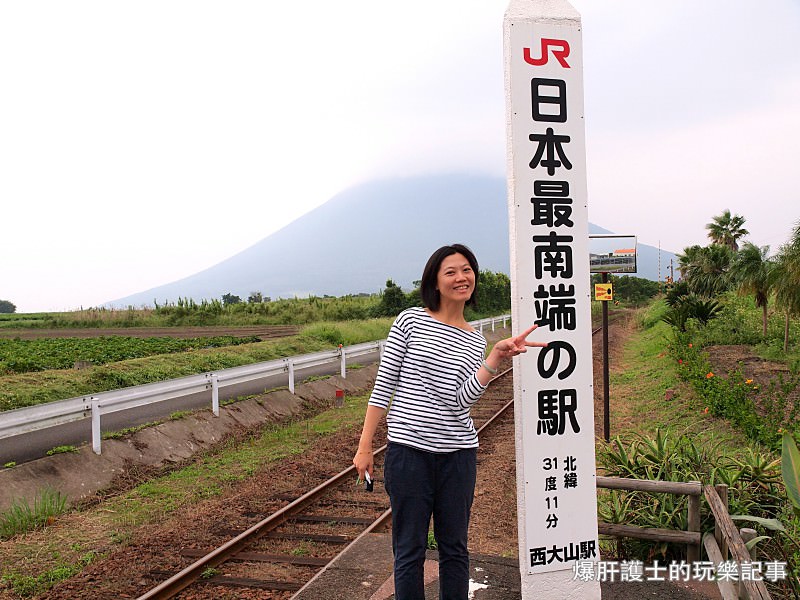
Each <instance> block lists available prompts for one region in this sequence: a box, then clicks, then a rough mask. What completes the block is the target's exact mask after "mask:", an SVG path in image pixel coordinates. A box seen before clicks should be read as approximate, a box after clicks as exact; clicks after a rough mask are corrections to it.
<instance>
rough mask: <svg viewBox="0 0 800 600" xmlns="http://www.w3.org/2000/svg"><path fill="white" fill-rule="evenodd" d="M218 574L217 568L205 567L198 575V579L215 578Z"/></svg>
mask: <svg viewBox="0 0 800 600" xmlns="http://www.w3.org/2000/svg"><path fill="white" fill-rule="evenodd" d="M220 573H221V571H220V570H219V569H217V568H214V567H206V568H205V569H203V572H202V573H200V578H201V579H211V578H212V577H216V576H217V575H219V574H220Z"/></svg>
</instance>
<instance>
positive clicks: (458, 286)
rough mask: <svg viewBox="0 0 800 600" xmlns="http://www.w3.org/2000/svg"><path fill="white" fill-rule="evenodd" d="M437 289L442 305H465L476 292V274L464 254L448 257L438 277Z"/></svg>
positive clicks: (443, 262) (440, 268)
mask: <svg viewBox="0 0 800 600" xmlns="http://www.w3.org/2000/svg"><path fill="white" fill-rule="evenodd" d="M436 289H437V290H439V294H440V298H441V301H442V303H445V302H460V303H465V302H467V300H469V299H470V297H471V296H472V292H474V291H475V273H474V271H473V270H472V267H471V266H470V264H469V261H468V260H467V258H466V257H465V256H464V255H463V254H459V253H458V252H456V253H455V254H451V255H450V256H448V257H446V258H445V259H444V260H443V261H442V264H441V266H440V267H439V273H438V275H437V276H436Z"/></svg>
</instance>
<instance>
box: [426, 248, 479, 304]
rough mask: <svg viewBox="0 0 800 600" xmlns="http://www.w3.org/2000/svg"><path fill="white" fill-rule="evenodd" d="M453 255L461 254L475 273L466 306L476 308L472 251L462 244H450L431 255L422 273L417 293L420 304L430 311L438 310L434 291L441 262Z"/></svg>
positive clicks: (474, 260)
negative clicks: (419, 296)
mask: <svg viewBox="0 0 800 600" xmlns="http://www.w3.org/2000/svg"><path fill="white" fill-rule="evenodd" d="M453 254H461V255H463V256H464V258H466V259H467V262H469V266H470V267H472V272H473V273H475V288H474V289H473V290H472V295H471V296H470V297H469V300H467V304H469V305H470V306H472V307H473V308H477V306H478V302H477V301H476V298H475V297H476V293H477V291H478V274H479V271H478V259H477V258H475V255H474V254H473V253H472V250H470V249H469V248H467V247H466V246H465V245H463V244H451V245H449V246H442V247H441V248H439V249H438V250H437V251H436V252H434V253H433V254H431V257H430V258H429V259H428V262H427V263H426V264H425V269H424V270H423V271H422V281H421V282H420V286H419V291H420V295H421V296H422V304H423V305H425V306H426V307H427V308H429V309H431V310H432V311H437V310H439V304H440V301H441V297H440V296H439V290H438V289H436V282H437V279H438V276H439V268H440V267H441V266H442V261H443V260H444V259H445V258H447V257H448V256H452V255H453Z"/></svg>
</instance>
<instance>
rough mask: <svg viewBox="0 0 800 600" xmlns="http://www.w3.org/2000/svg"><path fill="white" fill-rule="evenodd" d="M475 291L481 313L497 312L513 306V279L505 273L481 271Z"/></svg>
mask: <svg viewBox="0 0 800 600" xmlns="http://www.w3.org/2000/svg"><path fill="white" fill-rule="evenodd" d="M475 293H476V294H477V296H476V298H475V300H476V301H477V303H478V310H479V311H480V312H481V313H495V312H498V311H507V310H508V309H509V308H511V279H509V277H508V275H506V274H505V273H495V272H493V271H481V272H480V274H479V275H478V289H477V291H476V292H475Z"/></svg>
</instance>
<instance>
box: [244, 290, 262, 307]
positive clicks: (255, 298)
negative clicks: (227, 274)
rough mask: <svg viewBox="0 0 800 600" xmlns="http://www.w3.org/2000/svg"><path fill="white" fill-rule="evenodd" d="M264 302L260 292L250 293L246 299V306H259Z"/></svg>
mask: <svg viewBox="0 0 800 600" xmlns="http://www.w3.org/2000/svg"><path fill="white" fill-rule="evenodd" d="M263 301H264V296H263V295H262V294H261V292H250V295H249V296H248V297H247V302H248V304H261V303H262V302H263Z"/></svg>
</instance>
